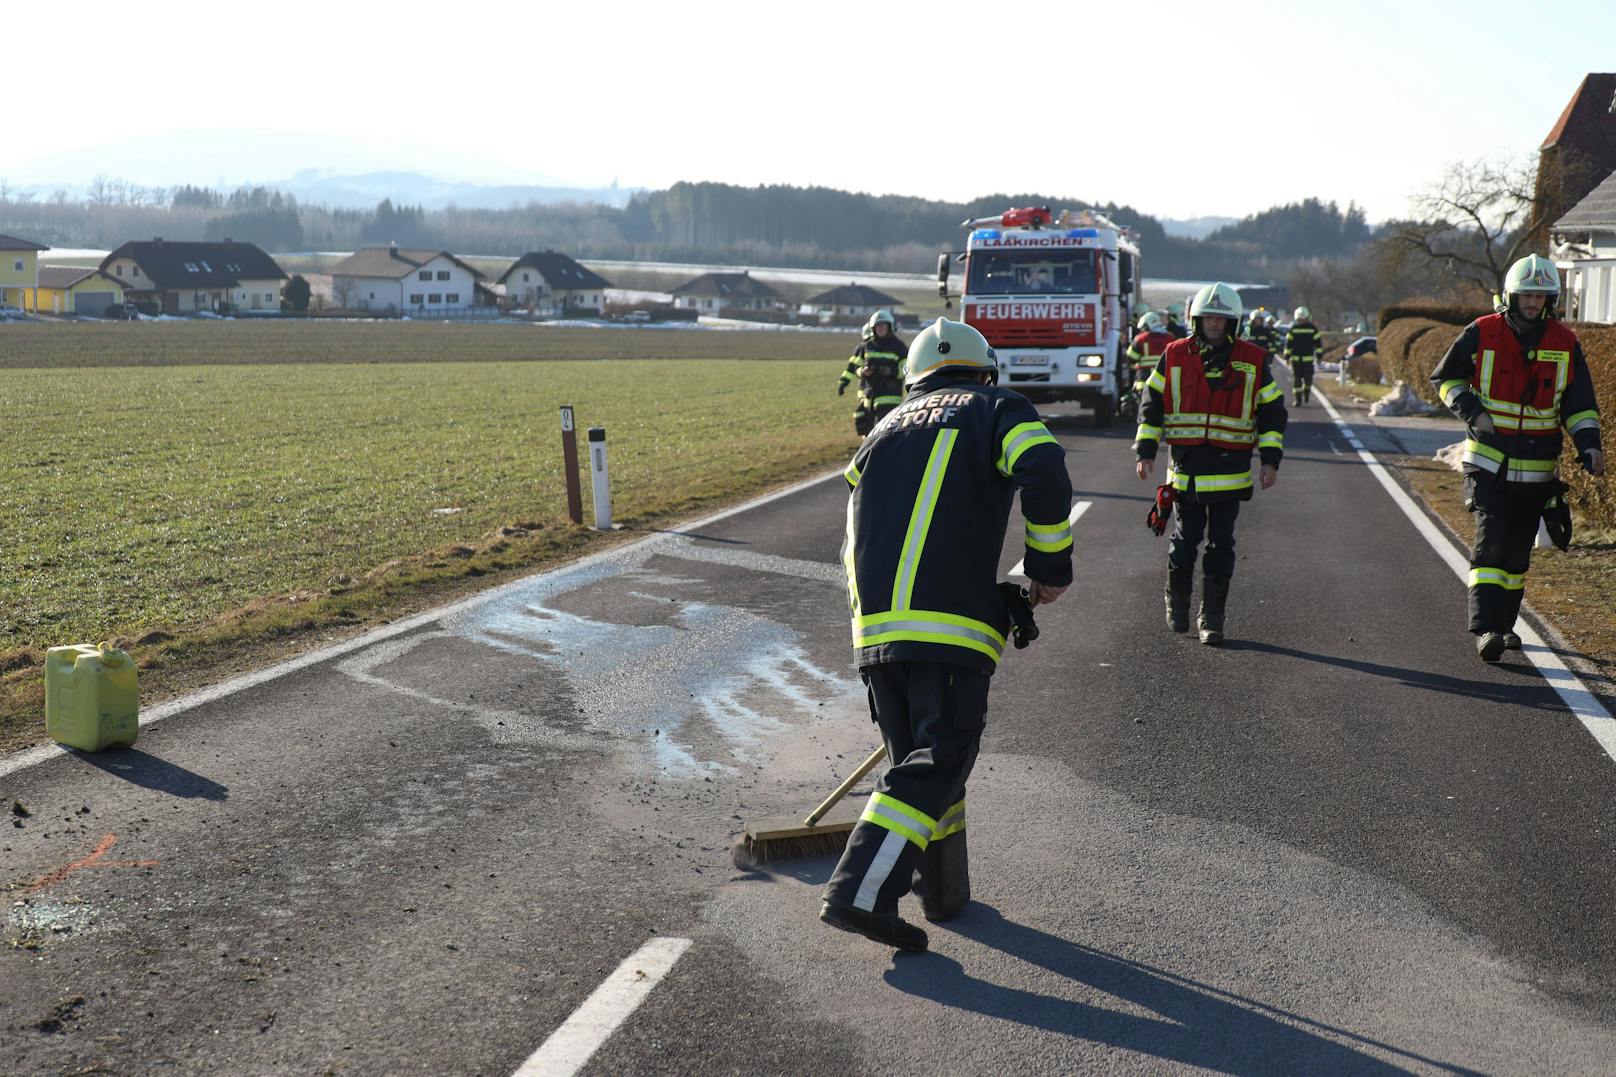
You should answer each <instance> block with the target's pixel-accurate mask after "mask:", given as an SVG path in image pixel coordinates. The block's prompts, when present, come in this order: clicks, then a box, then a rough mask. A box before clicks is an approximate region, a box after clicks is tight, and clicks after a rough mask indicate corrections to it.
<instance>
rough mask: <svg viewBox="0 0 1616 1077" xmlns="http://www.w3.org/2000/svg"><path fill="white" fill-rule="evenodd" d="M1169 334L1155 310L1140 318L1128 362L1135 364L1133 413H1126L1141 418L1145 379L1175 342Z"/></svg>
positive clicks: (1131, 394) (1131, 403)
mask: <svg viewBox="0 0 1616 1077" xmlns="http://www.w3.org/2000/svg"><path fill="white" fill-rule="evenodd" d="M1173 339H1174V338H1173V337H1172V336H1170V335H1169V334H1168V332H1167V323H1166V322H1164V321H1162V316H1161V315H1160V314H1157V313H1156V312H1155V311H1153V310H1147V311H1145V313H1143V314H1141V315H1140V316H1139V332H1138V333H1137V334H1136V335H1135V336H1134V338H1133V342H1132V343H1130V344H1129V345H1128V361H1129V362H1131V363H1132V364H1133V388H1132V390H1130V392H1129V394H1128V395H1129V399H1130V407H1131V411H1129V412H1127V413H1125V414H1129V415H1131V416H1132V417H1133V418H1134V419H1135V420H1137V419H1138V418H1139V402H1140V400H1142V399H1143V398H1144V395H1145V379H1146V378H1148V377H1150V372H1151V371H1152V370H1155V369H1156V364H1157V363H1159V362H1161V357H1162V353H1163V352H1165V351H1166V350H1167V345H1169V344H1171V343H1172V342H1173Z"/></svg>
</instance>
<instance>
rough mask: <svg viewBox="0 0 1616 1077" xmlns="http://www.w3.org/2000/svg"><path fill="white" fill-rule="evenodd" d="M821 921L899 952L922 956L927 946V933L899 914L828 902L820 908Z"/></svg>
mask: <svg viewBox="0 0 1616 1077" xmlns="http://www.w3.org/2000/svg"><path fill="white" fill-rule="evenodd" d="M819 918H820V919H821V920H823V921H824V922H825V923H827V924H829V925H830V926H831V927H839V928H841V929H842V930H843V931H851V932H852V933H853V934H855V935H863V936H864V937H865V938H867V939H874V940H875V941H876V942H879V943H883V944H884V945H887V946H891V947H893V948H894V949H897V950H909V951H911V952H914V953H918V952H919V951H921V950H924V949H925V948H926V945H927V939H926V933H925V932H924V931H922V930H921V929H920V928H918V927H916V926H915V925H913V924H910V923H905V922H904V921H903V919H902V918H901V917H899V916H898V915H897V914H896V913H885V914H882V913H874V912H865V911H864V910H863V909H855V908H853V906H851V905H833V904H831V903H830V902H828V901H827V902H825V903H824V904H823V905H821V906H820V907H819Z"/></svg>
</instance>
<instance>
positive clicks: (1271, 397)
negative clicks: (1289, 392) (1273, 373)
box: [1257, 381, 1284, 404]
mask: <svg viewBox="0 0 1616 1077" xmlns="http://www.w3.org/2000/svg"><path fill="white" fill-rule="evenodd" d="M1283 396H1284V394H1283V393H1281V392H1280V391H1279V383H1278V382H1272V381H1271V382H1269V383H1268V384H1267V385H1264V386H1263V387H1262V388H1261V389H1258V390H1257V403H1259V404H1272V403H1273V402H1274V401H1276V400H1278V399H1280V398H1281V397H1283Z"/></svg>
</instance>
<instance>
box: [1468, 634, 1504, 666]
mask: <svg viewBox="0 0 1616 1077" xmlns="http://www.w3.org/2000/svg"><path fill="white" fill-rule="evenodd" d="M1506 646H1508V643H1507V642H1506V641H1505V639H1504V634H1503V633H1502V632H1483V633H1482V634H1481V635H1479V636H1477V637H1476V653H1477V654H1479V655H1480V656H1481V660H1482V661H1483V662H1486V663H1487V664H1488V665H1492V664H1493V663H1495V662H1497V661H1498V660H1499V659H1500V658H1502V657H1504V648H1505V647H1506Z"/></svg>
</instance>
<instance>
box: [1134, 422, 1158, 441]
mask: <svg viewBox="0 0 1616 1077" xmlns="http://www.w3.org/2000/svg"><path fill="white" fill-rule="evenodd" d="M1161 436H1162V428H1161V427H1159V426H1151V425H1150V424H1148V423H1140V424H1139V428H1138V429H1137V430H1135V431H1134V432H1133V439H1134V440H1135V441H1160V440H1161Z"/></svg>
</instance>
